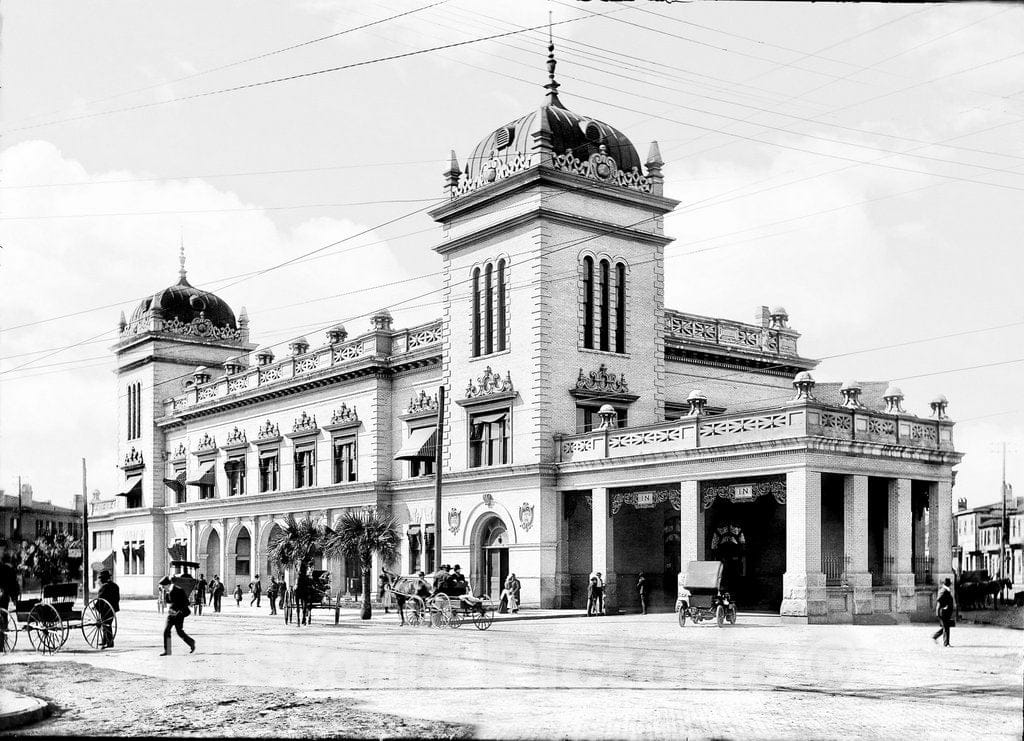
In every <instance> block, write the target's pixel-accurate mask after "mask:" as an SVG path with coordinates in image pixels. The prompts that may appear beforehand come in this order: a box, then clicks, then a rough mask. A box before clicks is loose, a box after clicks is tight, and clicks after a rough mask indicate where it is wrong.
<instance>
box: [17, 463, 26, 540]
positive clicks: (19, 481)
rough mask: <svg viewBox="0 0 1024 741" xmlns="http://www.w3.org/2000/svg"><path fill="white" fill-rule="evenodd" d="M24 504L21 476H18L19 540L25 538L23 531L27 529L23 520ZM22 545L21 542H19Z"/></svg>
mask: <svg viewBox="0 0 1024 741" xmlns="http://www.w3.org/2000/svg"><path fill="white" fill-rule="evenodd" d="M21 516H22V506H21V476H18V540H24V539H25V537H24V535H22V531H23V530H24V529H25V526H24V524H23V523H22V521H21ZM18 545H19V546H20V545H21V543H18Z"/></svg>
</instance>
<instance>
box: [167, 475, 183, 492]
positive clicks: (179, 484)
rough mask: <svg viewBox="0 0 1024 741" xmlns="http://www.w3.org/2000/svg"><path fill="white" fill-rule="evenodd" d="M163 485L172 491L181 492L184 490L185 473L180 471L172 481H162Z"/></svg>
mask: <svg viewBox="0 0 1024 741" xmlns="http://www.w3.org/2000/svg"><path fill="white" fill-rule="evenodd" d="M164 484H166V485H167V486H169V487H170V488H172V489H174V490H175V491H181V490H183V489H184V488H185V472H184V471H182V472H181V473H179V474H178V475H177V476H175V477H174V478H173V479H164Z"/></svg>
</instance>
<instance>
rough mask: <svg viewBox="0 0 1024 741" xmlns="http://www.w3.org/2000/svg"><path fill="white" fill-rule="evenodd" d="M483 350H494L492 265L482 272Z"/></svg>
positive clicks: (487, 352) (489, 351)
mask: <svg viewBox="0 0 1024 741" xmlns="http://www.w3.org/2000/svg"><path fill="white" fill-rule="evenodd" d="M484 291H485V293H484V318H485V321H484V352H485V353H486V354H488V355H490V354H491V353H492V352H494V266H493V265H488V266H487V270H486V271H485V272H484Z"/></svg>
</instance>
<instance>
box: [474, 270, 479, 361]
mask: <svg viewBox="0 0 1024 741" xmlns="http://www.w3.org/2000/svg"><path fill="white" fill-rule="evenodd" d="M479 356H480V268H474V269H473V357H474V358H476V357H479Z"/></svg>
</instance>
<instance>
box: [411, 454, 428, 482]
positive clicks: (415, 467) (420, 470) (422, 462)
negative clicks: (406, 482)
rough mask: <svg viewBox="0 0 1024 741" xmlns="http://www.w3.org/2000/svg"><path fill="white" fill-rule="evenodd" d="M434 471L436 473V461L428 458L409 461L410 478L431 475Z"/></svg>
mask: <svg viewBox="0 0 1024 741" xmlns="http://www.w3.org/2000/svg"><path fill="white" fill-rule="evenodd" d="M432 473H434V461H432V460H428V459H426V458H420V459H417V460H414V461H409V478H413V479H414V478H416V477H417V476H430V475H431V474H432Z"/></svg>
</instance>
